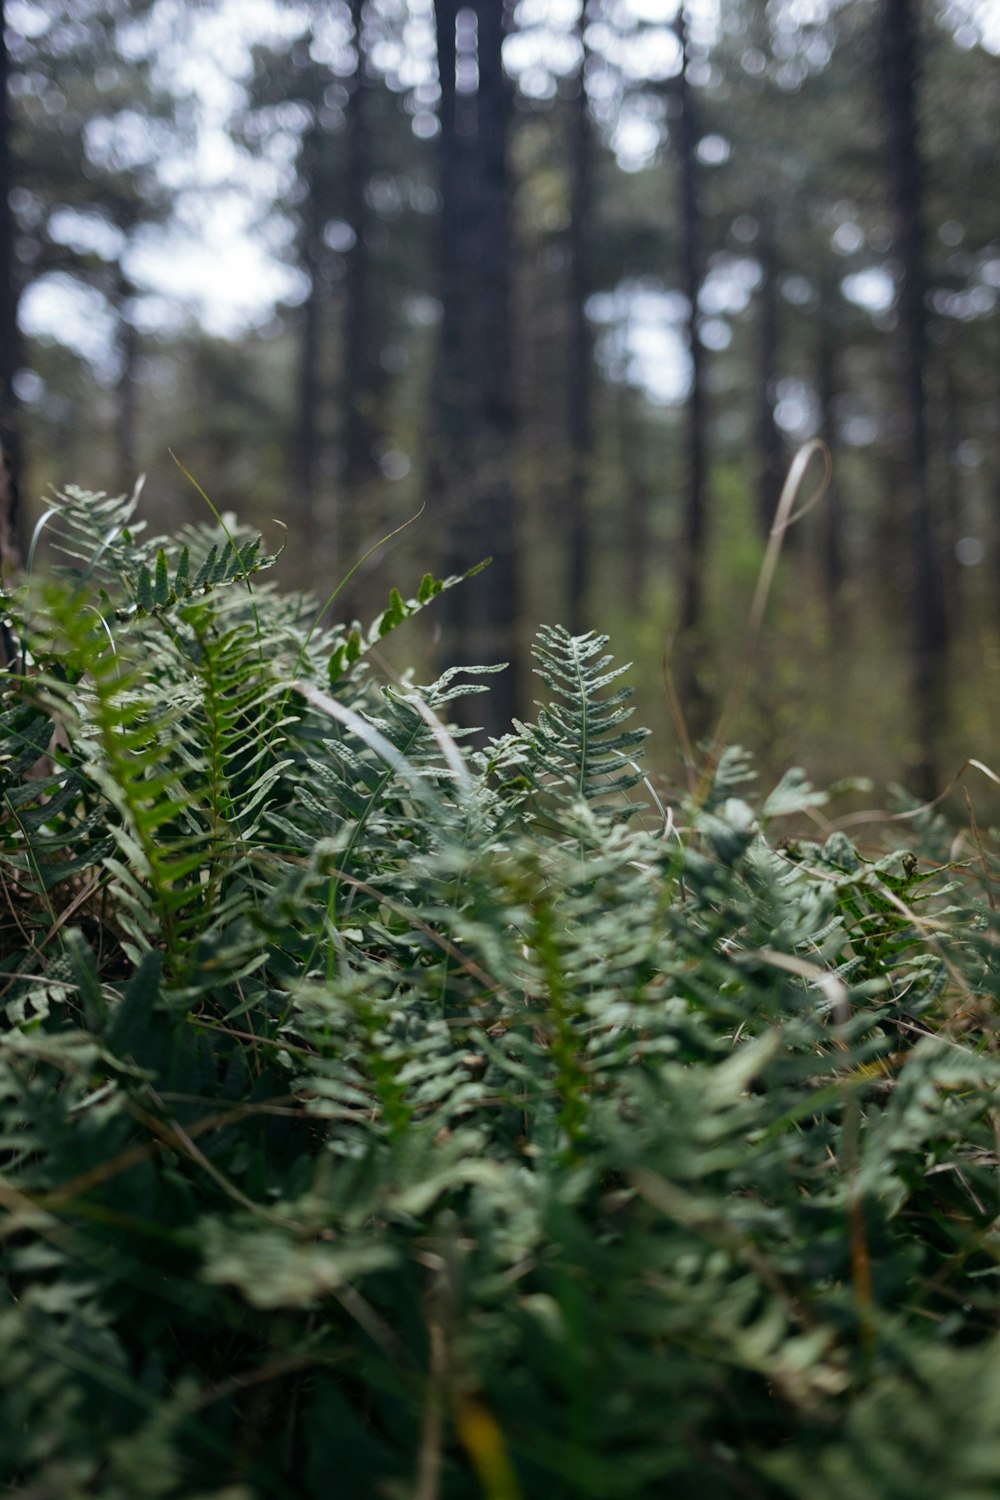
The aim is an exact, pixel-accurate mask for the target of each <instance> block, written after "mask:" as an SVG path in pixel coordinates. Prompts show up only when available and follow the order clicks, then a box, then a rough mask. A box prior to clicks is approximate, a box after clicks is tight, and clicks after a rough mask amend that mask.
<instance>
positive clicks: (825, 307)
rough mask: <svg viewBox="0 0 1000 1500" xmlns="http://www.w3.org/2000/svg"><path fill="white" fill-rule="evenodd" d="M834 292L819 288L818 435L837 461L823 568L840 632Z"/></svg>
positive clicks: (828, 499)
mask: <svg viewBox="0 0 1000 1500" xmlns="http://www.w3.org/2000/svg"><path fill="white" fill-rule="evenodd" d="M835 296H836V291H835V288H834V287H833V285H831V284H829V283H828V282H826V281H824V283H823V285H822V287H821V289H820V306H819V313H818V316H817V346H816V395H817V398H818V400H819V436H820V438H821V440H822V441H823V442H824V443H825V444H826V448H827V451H828V452H829V454H830V459H831V462H832V463H833V465H834V470H833V475H832V477H831V479H830V484H829V488H828V489H827V492H826V494H825V495H824V497H823V525H822V530H821V536H822V545H823V559H822V569H821V572H822V578H823V592H824V595H825V597H826V607H827V615H828V618H829V620H830V624H831V626H832V628H833V629H834V630H835V631H838V632H839V629H840V627H841V626H842V625H843V624H844V623H845V622H844V620H843V610H842V609H841V592H842V590H843V586H844V576H845V561H844V518H843V513H842V510H841V495H840V489H839V486H838V483H837V469H836V452H837V430H836V422H835V420H834V402H835V401H836V397H837V341H836V328H835V325H834V311H833V308H834V298H835Z"/></svg>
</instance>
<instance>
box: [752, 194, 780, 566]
mask: <svg viewBox="0 0 1000 1500" xmlns="http://www.w3.org/2000/svg"><path fill="white" fill-rule="evenodd" d="M757 257H758V260H759V262H760V267H761V273H762V278H763V279H762V281H761V284H760V290H759V291H758V293H757V319H758V322H757V380H756V396H757V420H756V434H757V517H758V523H759V525H760V529H761V534H762V535H763V536H764V537H765V538H767V536H768V535H769V534H770V531H771V526H772V523H773V521H774V515H775V511H776V510H777V508H778V500H779V497H780V495H781V486H782V482H783V478H784V475H783V472H782V471H783V468H784V462H783V453H782V444H781V434H780V433H779V432H778V424H777V423H776V422H775V420H774V402H775V387H776V384H777V379H778V257H777V250H776V248H775V243H774V229H773V225H772V224H771V222H770V214H769V212H768V211H767V210H765V211H763V212H762V213H761V216H760V238H759V242H758V248H757Z"/></svg>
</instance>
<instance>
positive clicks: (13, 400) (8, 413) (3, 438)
mask: <svg viewBox="0 0 1000 1500" xmlns="http://www.w3.org/2000/svg"><path fill="white" fill-rule="evenodd" d="M11 136H12V124H11V116H10V56H9V54H8V52H7V32H6V25H5V17H4V0H0V464H3V465H5V468H6V476H5V479H4V481H3V483H2V484H0V495H2V497H3V510H2V513H0V543H2V544H3V545H4V546H5V548H6V550H7V551H8V552H10V551H12V550H16V549H17V548H18V546H19V543H20V541H21V536H20V533H21V526H22V518H21V513H20V503H19V500H20V490H19V485H20V482H21V477H22V476H21V469H22V465H23V451H22V442H21V422H20V410H19V405H18V400H17V393H16V391H15V389H14V377H15V375H16V374H17V370H18V366H19V363H20V342H21V341H20V334H19V332H18V326H17V303H18V286H17V261H16V257H15V254H14V218H13V214H12V212H11V207H10V198H11V191H12V189H13V186H14V160H13V153H12V151H11ZM8 561H9V559H8ZM3 563H4V558H3V556H0V569H2V567H3Z"/></svg>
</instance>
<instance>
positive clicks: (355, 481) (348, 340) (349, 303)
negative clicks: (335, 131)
mask: <svg viewBox="0 0 1000 1500" xmlns="http://www.w3.org/2000/svg"><path fill="white" fill-rule="evenodd" d="M364 12H365V0H351V20H352V22H353V25H354V37H355V49H356V53H357V68H356V70H355V74H354V78H353V79H352V81H351V84H350V88H349V93H348V100H347V108H346V115H347V201H346V214H347V222H348V223H349V224H350V226H351V229H352V231H353V233H354V243H353V245H352V246H351V248H350V250H349V251H348V252H347V275H346V278H345V285H344V291H345V296H346V309H345V326H344V378H343V389H344V397H343V413H344V419H343V420H344V427H343V440H342V441H343V488H344V505H345V510H346V512H347V514H346V515H345V516H344V518H343V525H342V528H341V529H342V535H343V539H344V541H345V542H346V543H347V545H348V546H349V547H350V548H351V549H352V550H355V549H356V548H357V546H358V543H359V541H360V536H361V531H362V528H361V526H360V525H359V511H360V501H361V491H362V489H363V486H364V483H365V481H366V480H367V479H368V478H369V477H370V474H369V469H370V464H371V434H370V423H369V419H368V405H369V401H370V399H371V393H370V384H371V382H370V369H369V343H370V327H369V323H370V319H369V279H370V278H369V250H368V205H367V202H366V199H365V189H366V186H367V183H368V177H369V155H370V153H369V141H368V119H367V113H366V109H365V97H366V88H365V53H364V32H363V26H364ZM345 561H347V562H348V564H350V562H351V561H352V559H350V558H347V559H345Z"/></svg>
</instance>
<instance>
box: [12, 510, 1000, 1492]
mask: <svg viewBox="0 0 1000 1500" xmlns="http://www.w3.org/2000/svg"><path fill="white" fill-rule="evenodd" d="M56 510H57V514H55V515H54V516H53V517H52V524H53V525H55V526H58V528H59V532H60V536H61V539H62V543H63V546H64V549H65V550H66V551H67V553H68V554H69V561H70V566H69V568H68V569H66V570H64V571H65V576H64V577H63V578H62V579H61V581H59V582H58V583H53V584H48V585H45V586H41V585H38V584H35V585H33V586H32V587H31V588H30V589H27V590H26V591H25V592H24V593H21V594H18V595H17V596H16V597H11V598H8V599H6V600H5V608H6V609H7V611H8V615H9V619H10V622H11V625H10V630H11V633H12V636H13V637H14V638H15V639H16V640H17V642H18V643H19V647H20V657H19V660H18V661H17V662H16V663H15V664H14V665H13V667H12V668H11V670H9V671H8V672H7V673H6V674H5V676H4V678H3V696H2V707H0V789H2V799H3V800H2V810H0V881H2V886H0V951H2V959H0V1006H2V1008H3V1015H4V1029H3V1035H2V1041H0V1131H2V1146H0V1150H2V1169H0V1208H2V1210H3V1216H2V1219H0V1255H2V1259H3V1271H4V1291H3V1305H2V1309H0V1361H2V1368H3V1371H4V1377H5V1378H4V1381H3V1393H2V1396H0V1474H2V1476H3V1481H4V1483H5V1485H6V1486H7V1488H8V1489H9V1490H10V1491H11V1492H12V1493H15V1494H23V1495H25V1496H28V1495H30V1496H32V1497H42V1496H46V1497H47V1496H51V1497H53V1500H54V1497H57V1496H58V1497H59V1500H77V1497H80V1500H82V1497H90V1496H93V1497H97V1496H100V1497H101V1500H118V1497H120V1500H146V1497H149V1500H195V1497H203V1500H204V1497H209V1496H214V1497H215V1500H223V1497H225V1500H251V1497H272V1496H273V1497H286V1496H287V1497H291V1496H295V1497H300V1496H316V1497H320V1496H324V1497H325V1496H327V1495H329V1494H331V1493H336V1494H338V1495H343V1496H358V1497H367V1496H386V1497H396V1496H412V1497H415V1500H437V1497H441V1500H446V1497H456V1500H464V1497H474V1496H480V1495H481V1496H486V1497H488V1500H514V1497H517V1496H522V1497H525V1500H528V1497H534V1496H538V1497H541V1496H545V1497H547V1500H548V1497H565V1500H576V1497H581V1496H588V1495H589V1496H593V1497H601V1500H603V1497H612V1496H621V1497H630V1500H631V1497H636V1500H638V1497H647V1496H648V1497H653V1496H660V1495H662V1494H664V1493H667V1492H669V1493H676V1494H678V1495H685V1496H687V1495H690V1496H697V1497H699V1500H701V1497H705V1500H712V1497H720V1500H721V1497H744V1496H751V1497H762V1500H765V1497H792V1500H794V1497H802V1500H806V1497H809V1500H813V1497H820V1500H822V1497H825V1496H830V1497H833V1496H835V1495H841V1494H851V1495H852V1496H859V1497H863V1496H872V1497H876V1496H877V1497H893V1496H896V1495H899V1496H900V1497H902V1496H904V1495H905V1496H906V1497H907V1500H916V1497H920V1496H925V1495H926V1496H928V1497H930V1496H932V1495H933V1496H934V1497H935V1500H936V1497H937V1496H939V1495H941V1494H945V1495H947V1496H948V1497H949V1500H965V1497H968V1500H972V1497H974V1496H975V1497H981V1496H983V1495H986V1494H992V1493H994V1492H995V1491H996V1488H997V1487H998V1486H1000V1449H998V1447H997V1444H996V1439H995V1431H996V1412H995V1411H994V1407H995V1405H996V1403H997V1401H998V1399H1000V1397H998V1392H1000V1382H998V1380H997V1379H996V1378H995V1377H996V1372H997V1368H998V1366H1000V1341H998V1337H997V1334H996V1332H995V1329H996V1323H997V1306H998V1304H997V1290H996V1276H997V1264H998V1244H1000V1241H998V1237H997V1222H998V1220H997V1215H998V1207H1000V1205H998V1201H997V1186H998V1179H997V1172H998V1160H997V1134H996V1133H997V1114H996V1105H995V1101H996V1091H997V1086H998V1084H1000V1062H998V1059H997V1054H996V1046H995V1015H996V1004H997V962H996V951H997V950H996V926H997V924H996V919H995V915H994V911H993V908H992V904H991V901H990V899H989V891H988V889H987V886H986V884H985V881H986V879H987V878H988V876H987V875H986V873H985V871H984V866H985V862H986V856H985V855H983V857H982V859H981V860H980V858H979V856H978V855H977V861H976V866H975V869H974V870H970V869H966V868H964V867H962V866H953V865H951V864H950V863H949V859H950V853H949V835H948V833H947V830H945V829H944V828H943V827H942V826H940V825H939V823H938V822H937V821H936V820H935V819H934V818H932V817H931V816H930V815H929V814H927V813H924V814H922V815H919V816H917V817H915V819H914V820H913V822H912V825H911V829H912V832H911V835H909V836H911V837H912V839H913V841H914V842H913V844H912V847H911V848H910V849H908V850H906V851H900V852H897V853H890V854H887V855H886V856H885V857H883V858H878V859H872V858H868V857H863V856H862V854H861V853H859V851H858V850H857V849H856V848H855V847H854V846H853V845H852V844H851V843H850V841H849V840H848V839H847V838H846V837H845V835H844V834H843V833H839V832H836V831H832V830H831V829H830V828H828V827H826V826H825V825H824V824H823V811H822V809H823V807H824V798H823V797H822V796H821V795H820V794H818V793H816V792H815V791H814V790H813V789H812V788H811V787H810V786H809V784H808V782H807V781H806V780H805V778H804V777H803V776H802V775H801V774H800V773H790V774H789V775H788V776H787V777H786V778H785V779H784V781H783V782H782V783H781V785H780V786H779V787H777V788H775V789H774V790H773V791H772V792H771V793H770V795H769V796H766V797H763V798H761V797H758V796H757V795H755V794H754V793H753V792H752V791H751V790H749V789H750V788H752V786H753V777H752V772H751V769H750V767H749V765H748V764H747V761H746V757H744V756H742V755H741V754H740V753H739V752H737V751H731V752H729V753H727V754H726V755H725V756H723V757H722V758H721V760H720V762H719V764H718V767H717V770H716V773H715V777H714V781H713V784H712V786H711V787H710V789H708V791H707V793H706V794H705V795H702V796H700V797H698V798H697V799H692V800H691V801H690V802H689V803H688V804H687V805H678V806H671V807H664V806H663V805H662V804H661V802H660V801H659V800H658V798H657V797H656V795H655V794H654V793H653V791H652V789H651V788H650V787H649V786H648V784H647V783H645V782H644V780H643V778H642V775H641V772H640V768H639V765H638V762H637V761H636V759H635V757H636V756H637V754H638V753H639V742H640V740H641V738H642V735H641V733H639V732H637V731H635V730H633V729H631V728H630V726H629V724H628V722H627V717H628V707H627V699H628V690H627V689H626V688H624V687H622V686H621V682H620V674H621V669H620V668H617V667H615V666H614V664H613V662H612V660H611V658H610V656H609V655H608V654H607V653H606V651H605V645H606V642H605V641H603V640H602V639H600V638H596V637H593V636H583V637H572V636H570V635H569V634H568V633H567V632H566V631H564V630H561V629H558V628H550V629H546V630H544V631H542V632H541V633H540V635H539V639H538V644H537V663H538V669H539V676H540V681H541V685H542V689H543V691H544V692H545V693H546V694H547V697H546V701H545V702H544V703H543V704H541V705H540V706H539V712H538V716H537V719H536V720H535V722H534V723H532V724H515V725H514V726H512V729H511V732H510V733H509V734H508V735H506V736H505V737H504V738H502V739H500V740H497V741H492V742H490V743H489V744H488V745H487V746H486V747H485V748H473V747H471V746H470V743H469V742H468V740H467V739H466V738H465V737H464V736H463V735H462V734H461V733H460V732H458V731H454V730H453V729H451V728H449V726H448V711H449V704H450V703H451V702H452V701H453V700H454V699H455V698H456V697H458V696H460V695H462V694H466V693H475V692H480V691H486V690H488V679H487V680H486V681H474V680H473V679H476V678H478V677H480V676H481V672H477V670H476V669H474V668H470V669H469V671H468V672H462V671H451V672H449V673H447V674H445V676H444V677H442V678H441V679H440V680H439V681H438V682H436V683H432V684H429V685H425V686H417V685H415V684H414V683H413V682H412V681H409V680H406V681H404V682H402V683H401V684H396V685H393V686H380V685H379V684H378V683H377V682H376V681H375V680H374V678H373V676H372V675H371V674H370V672H369V671H368V666H367V659H366V647H367V645H368V644H371V643H372V642H374V641H375V640H377V639H379V638H380V637H381V635H383V634H385V633H386V631H387V630H389V629H392V628H395V626H396V625H398V624H400V623H401V622H402V621H404V620H405V619H406V618H407V617H408V616H409V615H410V614H412V613H413V612H414V611H415V610H416V609H417V608H422V607H423V606H424V605H425V604H430V603H431V601H432V600H433V598H434V597H435V595H436V594H437V593H439V592H440V590H441V588H442V587H445V586H448V585H450V584H451V583H452V582H454V580H446V581H445V583H440V582H438V581H436V580H433V579H430V580H425V581H424V583H423V584H422V585H421V586H420V588H419V590H418V592H417V594H416V596H415V597H414V599H412V600H411V601H409V602H406V601H404V600H403V599H402V597H401V596H400V595H398V594H393V596H392V597H391V599H390V605H389V608H388V610H387V611H386V612H385V613H384V614H383V615H382V616H381V617H380V618H379V620H377V621H376V622H375V623H374V624H373V626H372V627H371V628H370V629H369V630H368V631H367V632H362V631H361V630H355V631H346V630H345V631H341V630H332V631H331V630H326V629H317V628H315V622H314V617H313V607H312V606H311V605H310V603H309V601H307V600H305V599H302V598H297V597H289V596H285V595H282V594H280V593H278V592H276V591H275V590H273V589H272V588H271V587H270V586H269V585H268V584H267V583H266V582H264V581H262V579H261V577H260V575H261V573H262V572H263V571H264V570H265V569H266V567H267V565H268V563H269V559H268V558H266V557H265V556H263V555H262V553H261V550H260V546H259V543H258V541H257V539H256V538H253V537H247V536H244V535H242V534H241V533H240V534H225V535H213V534H210V533H209V532H207V531H206V532H201V531H192V532H191V533H190V534H187V535H185V536H183V537H181V538H179V539H177V540H176V541H171V540H164V539H159V540H154V541H147V540H145V539H144V533H143V531H142V528H141V526H140V525H139V524H137V523H136V522H135V520H134V517H133V515H132V513H131V509H130V506H129V505H128V504H126V503H124V502H119V501H110V500H107V499H105V498H103V497H94V496H87V495H85V494H83V493H81V492H76V491H74V492H71V493H69V494H68V495H67V496H65V497H63V498H62V500H61V502H60V503H59V505H58V507H57V508H56ZM473 586H474V585H473ZM803 815H807V816H808V818H811V819H812V826H813V827H814V828H816V829H818V830H821V831H820V832H819V833H818V834H817V837H816V838H815V839H809V838H806V837H803V836H802V835H801V828H802V827H803V826H809V825H808V824H806V823H804V822H803ZM795 819H798V822H797V823H795V822H794V820H795ZM789 820H793V822H792V823H791V824H790V822H789ZM789 830H790V831H791V833H795V832H796V830H797V835H798V836H796V837H791V836H789Z"/></svg>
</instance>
